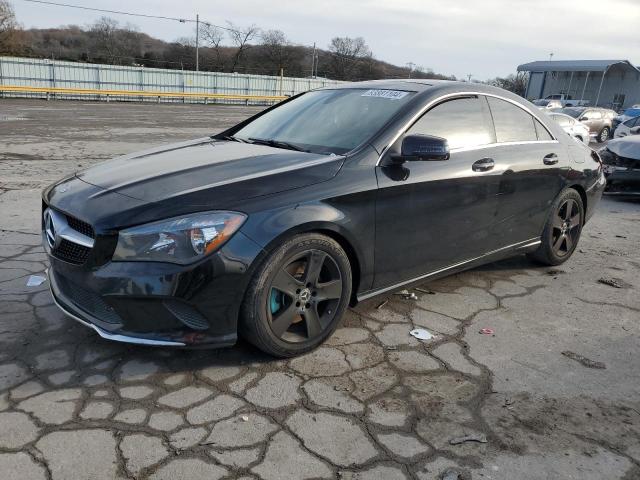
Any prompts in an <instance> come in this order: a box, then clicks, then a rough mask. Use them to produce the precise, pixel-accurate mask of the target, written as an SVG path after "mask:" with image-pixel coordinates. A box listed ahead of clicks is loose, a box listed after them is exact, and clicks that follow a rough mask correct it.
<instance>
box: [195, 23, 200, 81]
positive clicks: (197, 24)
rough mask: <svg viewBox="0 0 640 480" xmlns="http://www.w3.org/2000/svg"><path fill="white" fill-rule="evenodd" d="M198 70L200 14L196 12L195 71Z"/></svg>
mask: <svg viewBox="0 0 640 480" xmlns="http://www.w3.org/2000/svg"><path fill="white" fill-rule="evenodd" d="M199 70H200V15H199V14H197V13H196V72H197V71H199Z"/></svg>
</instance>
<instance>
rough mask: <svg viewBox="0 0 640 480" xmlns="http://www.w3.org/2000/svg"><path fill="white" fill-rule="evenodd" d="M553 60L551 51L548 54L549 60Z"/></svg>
mask: <svg viewBox="0 0 640 480" xmlns="http://www.w3.org/2000/svg"><path fill="white" fill-rule="evenodd" d="M551 60H553V52H551V53H550V54H549V61H551Z"/></svg>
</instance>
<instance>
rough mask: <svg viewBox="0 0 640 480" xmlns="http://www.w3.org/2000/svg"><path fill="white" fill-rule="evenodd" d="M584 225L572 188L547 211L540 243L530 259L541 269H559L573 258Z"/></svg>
mask: <svg viewBox="0 0 640 480" xmlns="http://www.w3.org/2000/svg"><path fill="white" fill-rule="evenodd" d="M583 223H584V205H583V203H582V197H580V194H579V193H578V192H576V191H575V190H574V189H572V188H567V189H565V190H563V191H562V192H561V193H560V195H558V198H556V200H555V202H553V205H552V207H551V212H550V214H549V218H548V219H547V223H546V224H545V227H544V231H543V232H542V238H541V240H542V243H541V244H540V247H539V248H538V250H536V251H535V252H533V253H532V254H531V255H530V256H531V257H532V258H533V259H534V260H536V261H538V262H540V263H543V264H545V265H560V264H561V263H564V262H566V261H567V260H568V259H569V257H571V255H572V254H573V252H574V251H575V249H576V247H577V246H578V241H579V240H580V234H581V233H582V224H583Z"/></svg>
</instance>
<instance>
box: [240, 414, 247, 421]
mask: <svg viewBox="0 0 640 480" xmlns="http://www.w3.org/2000/svg"><path fill="white" fill-rule="evenodd" d="M240 418H241V419H242V421H243V422H248V421H249V415H241V416H240Z"/></svg>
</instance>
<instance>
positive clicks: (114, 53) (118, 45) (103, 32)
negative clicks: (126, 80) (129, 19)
mask: <svg viewBox="0 0 640 480" xmlns="http://www.w3.org/2000/svg"><path fill="white" fill-rule="evenodd" d="M89 33H90V35H91V37H92V39H93V44H94V49H95V53H96V54H97V55H98V56H101V57H105V59H106V60H107V61H108V62H110V63H113V64H116V63H133V62H134V59H135V58H136V57H139V56H140V50H141V45H142V42H141V38H140V34H139V33H138V32H137V31H136V27H135V26H133V25H129V24H127V25H125V26H120V24H119V23H118V21H117V20H114V19H113V18H109V17H101V18H100V19H99V20H98V21H97V22H96V23H94V24H93V25H92V26H91V29H90V30H89Z"/></svg>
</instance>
